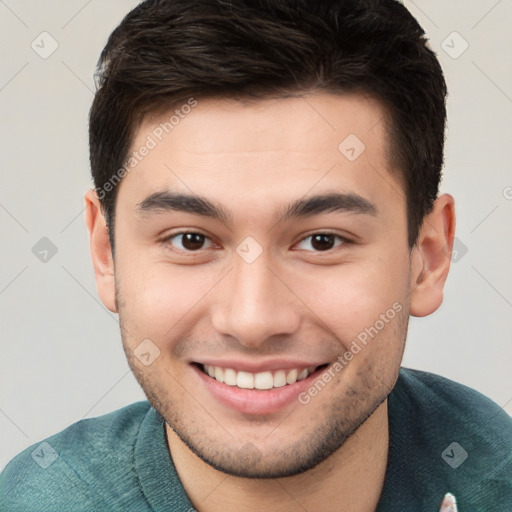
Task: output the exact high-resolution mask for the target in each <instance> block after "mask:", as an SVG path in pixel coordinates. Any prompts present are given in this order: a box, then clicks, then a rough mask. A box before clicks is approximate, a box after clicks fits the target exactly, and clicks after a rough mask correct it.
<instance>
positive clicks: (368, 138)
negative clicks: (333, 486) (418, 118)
mask: <svg viewBox="0 0 512 512" xmlns="http://www.w3.org/2000/svg"><path fill="white" fill-rule="evenodd" d="M170 115H172V112H171V113H170V114H169V115H166V116H163V117H162V118H158V119H152V120H147V121H146V122H145V123H144V124H143V125H142V126H141V127H140V129H139V131H138V132H137V135H136V138H135V140H134V142H133V146H132V150H131V151H132V152H133V151H137V150H138V149H139V148H141V147H142V146H144V145H146V146H147V145H148V141H149V138H150V139H151V140H153V141H154V142H155V143H156V144H155V145H154V147H151V149H150V150H149V151H148V152H147V154H146V155H145V156H144V158H141V159H140V162H138V164H137V166H136V168H134V170H133V171H131V172H130V173H128V174H127V175H126V176H125V177H124V178H123V180H122V182H121V184H120V185H119V187H120V188H119V191H118V200H117V206H116V225H115V244H116V247H115V249H116V250H115V283H116V290H115V291H116V303H117V309H118V312H119V315H120V321H121V327H122V337H123V344H124V348H125V352H126V355H127V357H128V361H129V363H130V366H131V368H132V370H133V372H134V374H135V376H136V378H137V379H138V381H139V383H140V384H141V386H142V388H143V389H144V391H145V393H146V395H147V397H148V399H149V401H150V402H151V404H152V405H153V406H154V407H155V408H156V409H157V410H158V412H159V413H160V414H161V415H162V416H163V417H164V418H165V420H166V421H167V423H168V425H169V426H170V427H171V428H172V429H173V430H174V432H176V434H177V435H178V436H179V437H180V438H181V439H182V440H183V441H184V442H185V443H186V444H187V445H188V446H189V448H191V450H192V451H193V452H194V453H196V454H197V455H198V456H199V457H200V458H202V459H203V460H204V461H206V462H208V463H209V464H210V465H211V466H213V467H215V468H217V469H220V470H222V471H224V472H226V473H229V474H233V475H239V476H246V477H260V478H261V477H278V476H290V475H294V474H298V473H300V472H303V471H305V470H307V469H309V468H311V467H313V466H315V465H316V464H318V463H319V462H320V461H322V460H324V459H326V458H327V457H328V456H329V455H331V454H332V453H333V452H334V451H335V450H337V449H338V448H339V447H340V446H342V445H343V443H344V441H345V440H346V439H347V437H348V436H350V434H351V433H353V432H354V431H355V430H357V428H358V427H359V426H360V425H361V424H362V423H363V422H364V421H365V419H366V418H368V417H369V416H370V415H371V414H372V413H373V412H374V411H375V410H376V409H377V407H378V406H379V405H380V404H382V403H383V401H384V400H385V399H386V396H387V395H388V393H389V392H390V390H391V388H392V387H393V385H394V383H395V381H396V378H397V374H398V370H399V366H400V362H401V358H402V353H403V348H404V343H405V338H406V331H407V323H408V318H409V297H410V292H411V278H410V270H411V261H410V250H409V248H408V245H407V217H406V200H405V196H404V193H403V188H402V185H401V183H400V180H399V178H398V174H397V172H396V170H394V169H392V168H391V167H390V163H389V158H388V155H387V147H388V140H387V138H386V125H385V123H384V110H383V109H382V108H381V106H380V105H379V103H378V102H376V101H374V100H371V99H369V98H366V97H363V96H358V95H346V96H334V95H329V94H316V95H312V96H309V97H308V98H307V99H305V98H287V99H279V100H265V101H262V100H259V101H255V102H248V103H240V102H234V101H227V100H204V101H201V100H199V101H198V103H197V105H196V106H195V107H194V108H193V109H191V111H190V113H188V114H187V115H186V116H183V118H181V117H180V120H179V123H177V124H176V125H175V126H174V127H173V129H172V132H169V134H166V133H165V132H163V136H162V133H161V132H162V129H161V127H160V130H158V127H159V126H160V123H164V122H165V121H167V120H168V119H169V117H170ZM155 130H156V132H155ZM155 133H157V134H159V137H160V138H161V139H162V140H159V137H157V136H156V135H155ZM148 137H149V138H148ZM347 137H348V139H347ZM363 144H364V146H363ZM149 146H153V144H152V143H149ZM144 153H146V151H144ZM223 381H224V382H223ZM254 387H255V388H254Z"/></svg>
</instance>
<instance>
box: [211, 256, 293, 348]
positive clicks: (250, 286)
mask: <svg viewBox="0 0 512 512" xmlns="http://www.w3.org/2000/svg"><path fill="white" fill-rule="evenodd" d="M269 266H270V265H269V262H268V259H267V258H266V257H264V256H263V255H261V256H260V257H259V258H257V259H256V260H255V261H252V262H250V263H248V262H247V261H245V260H244V259H243V258H242V257H240V258H239V257H238V256H236V258H235V261H234V266H233V270H232V271H231V272H230V273H229V276H228V279H227V280H226V282H225V283H223V287H222V290H220V292H221V294H222V296H221V297H218V300H216V301H215V305H214V308H215V310H214V314H213V324H214V327H215V329H216V330H217V331H218V332H219V333H220V334H222V335H229V336H232V337H234V338H236V339H237V340H238V342H239V343H241V344H243V345H246V346H257V345H260V344H261V343H263V342H265V340H267V339H268V338H269V337H271V336H276V335H285V334H292V333H293V332H295V331H296V330H297V329H298V327H299V324H300V315H299V310H298V308H297V305H296V304H295V302H294V300H293V295H292V293H291V292H290V291H289V290H288V289H287V288H286V286H285V285H284V284H283V283H282V282H281V281H280V279H279V278H278V277H276V275H275V274H274V272H273V271H271V270H270V268H269Z"/></svg>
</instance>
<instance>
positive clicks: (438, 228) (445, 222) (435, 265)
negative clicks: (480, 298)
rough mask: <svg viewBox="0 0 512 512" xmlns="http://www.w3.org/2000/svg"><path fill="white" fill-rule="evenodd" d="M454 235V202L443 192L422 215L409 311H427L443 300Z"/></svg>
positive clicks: (418, 313) (417, 313)
mask: <svg viewBox="0 0 512 512" xmlns="http://www.w3.org/2000/svg"><path fill="white" fill-rule="evenodd" d="M454 236H455V202H454V199H453V197H452V196H451V195H449V194H443V195H441V196H439V197H438V199H437V200H436V201H435V203H434V206H433V208H432V211H431V212H430V213H429V214H428V215H427V216H426V217H425V219H424V221H423V225H422V227H421V230H420V234H419V237H418V241H417V243H416V245H415V246H414V248H413V250H412V253H411V304H410V314H411V315H413V316H418V317H421V316H427V315H430V314H432V313H433V312H434V311H436V310H437V309H438V308H439V306H440V305H441V303H442V302H443V288H444V284H445V282H446V278H447V277H448V271H449V269H450V261H451V253H452V248H453V239H454Z"/></svg>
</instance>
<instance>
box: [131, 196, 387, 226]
mask: <svg viewBox="0 0 512 512" xmlns="http://www.w3.org/2000/svg"><path fill="white" fill-rule="evenodd" d="M138 211H139V212H140V213H141V214H150V213H158V212H172V211H180V212H187V213H192V214H195V215H201V216H203V217H210V218H212V219H216V220H218V221H220V222H222V223H224V224H230V223H231V221H232V216H231V215H230V213H229V212H228V211H227V210H226V209H225V208H224V207H223V206H221V205H216V204H215V203H213V202H211V201H210V200H208V199H206V198H205V197H201V196H197V195H192V194H184V193H175V192H168V191H164V192H155V193H153V194H151V195H150V196H148V197H147V198H146V199H144V200H143V201H142V202H141V203H139V205H138ZM331 212H348V213H355V214H366V215H372V216H376V215H377V207H376V206H375V205H374V204H373V203H371V202H370V201H368V200H367V199H365V198H364V197H362V196H360V195H358V194H354V193H328V194H321V195H315V196H311V197H308V198H305V199H299V200H297V201H294V202H293V203H291V204H289V205H287V206H285V207H284V209H283V210H282V215H281V216H280V219H281V220H290V219H293V218H300V217H311V216H313V215H319V214H321V213H331Z"/></svg>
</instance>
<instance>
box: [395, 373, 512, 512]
mask: <svg viewBox="0 0 512 512" xmlns="http://www.w3.org/2000/svg"><path fill="white" fill-rule="evenodd" d="M389 414H390V424H391V425H393V429H394V431H395V432H399V433H400V434H399V437H400V442H401V443H404V444H405V445H407V446H408V450H409V451H410V452H411V453H417V454H418V459H419V460H416V464H417V465H421V467H424V468H428V474H429V475H430V476H429V478H431V479H432V480H435V479H436V478H439V481H440V482H441V481H442V482H444V483H445V484H447V485H448V490H450V491H452V492H453V493H454V494H455V495H456V496H457V499H458V501H460V502H461V505H466V508H469V509H471V510H480V509H482V510H488V508H486V507H488V506H489V503H488V502H486V500H489V499H490V500H491V501H492V502H493V503H494V504H495V505H498V504H501V502H502V501H503V503H504V504H505V503H510V502H509V500H511V499H512V418H511V417H510V416H509V415H508V414H507V413H506V412H505V411H504V410H503V409H502V408H501V407H500V406H499V405H498V404H496V403H495V402H493V401H492V400H491V399H490V398H488V397H486V396H484V395H483V394H482V393H480V392H478V391H476V390H474V389H472V388H470V387H468V386H465V385H462V384H459V383H457V382H454V381H452V380H450V379H447V378H445V377H441V376H439V375H434V374H432V373H428V372H422V371H418V370H411V369H406V368H402V369H401V370H400V374H399V378H398V381H397V383H396V385H395V388H394V389H393V391H392V392H391V394H390V396H389ZM420 461H421V464H420ZM459 498H460V500H459ZM472 507H473V508H472ZM461 508H464V507H463V506H461ZM498 508H499V507H498ZM498 508H496V510H497V509H498Z"/></svg>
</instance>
